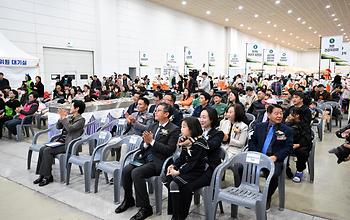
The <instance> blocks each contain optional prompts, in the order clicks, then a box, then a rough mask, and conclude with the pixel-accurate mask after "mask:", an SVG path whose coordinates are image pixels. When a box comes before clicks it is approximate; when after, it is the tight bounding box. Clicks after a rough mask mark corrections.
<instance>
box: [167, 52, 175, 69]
mask: <svg viewBox="0 0 350 220" xmlns="http://www.w3.org/2000/svg"><path fill="white" fill-rule="evenodd" d="M166 63H167V65H169V66H176V56H175V53H167V54H166Z"/></svg>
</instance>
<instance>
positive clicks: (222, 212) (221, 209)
mask: <svg viewBox="0 0 350 220" xmlns="http://www.w3.org/2000/svg"><path fill="white" fill-rule="evenodd" d="M219 209H220V214H224V207H222V202H221V201H220V202H219Z"/></svg>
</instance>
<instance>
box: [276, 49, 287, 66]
mask: <svg viewBox="0 0 350 220" xmlns="http://www.w3.org/2000/svg"><path fill="white" fill-rule="evenodd" d="M277 66H288V54H287V53H286V52H280V56H279V59H278V62H277Z"/></svg>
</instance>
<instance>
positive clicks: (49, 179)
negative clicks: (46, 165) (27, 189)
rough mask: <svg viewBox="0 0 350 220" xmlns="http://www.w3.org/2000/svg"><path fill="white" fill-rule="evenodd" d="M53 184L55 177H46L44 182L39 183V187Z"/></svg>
mask: <svg viewBox="0 0 350 220" xmlns="http://www.w3.org/2000/svg"><path fill="white" fill-rule="evenodd" d="M52 182H53V176H50V177H44V178H43V180H42V181H41V182H40V183H39V186H46V185H47V184H49V183H52Z"/></svg>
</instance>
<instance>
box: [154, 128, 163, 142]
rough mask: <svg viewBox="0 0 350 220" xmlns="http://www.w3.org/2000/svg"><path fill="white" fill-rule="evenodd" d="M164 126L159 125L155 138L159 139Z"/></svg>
mask: <svg viewBox="0 0 350 220" xmlns="http://www.w3.org/2000/svg"><path fill="white" fill-rule="evenodd" d="M163 128H164V127H163V126H161V125H159V127H158V129H157V131H156V133H155V134H154V140H157V137H158V135H159V133H160V130H162V129H163Z"/></svg>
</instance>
